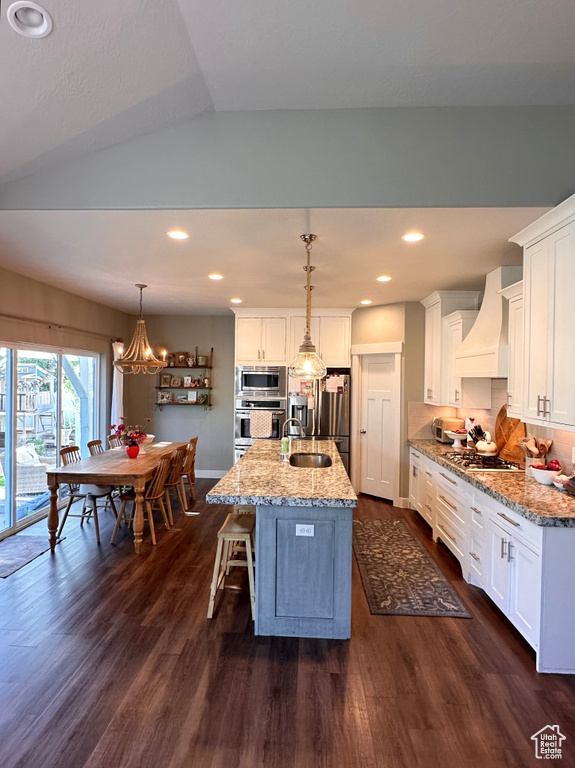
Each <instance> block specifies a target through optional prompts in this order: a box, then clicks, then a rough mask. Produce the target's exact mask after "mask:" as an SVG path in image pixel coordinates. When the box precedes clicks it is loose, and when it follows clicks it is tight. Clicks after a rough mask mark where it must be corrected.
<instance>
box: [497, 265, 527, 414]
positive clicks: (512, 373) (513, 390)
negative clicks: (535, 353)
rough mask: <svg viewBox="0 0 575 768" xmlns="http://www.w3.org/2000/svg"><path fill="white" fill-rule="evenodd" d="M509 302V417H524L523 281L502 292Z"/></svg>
mask: <svg viewBox="0 0 575 768" xmlns="http://www.w3.org/2000/svg"><path fill="white" fill-rule="evenodd" d="M501 295H502V296H504V297H505V298H506V299H507V300H508V302H509V312H508V317H509V326H508V333H509V377H508V379H507V415H508V416H513V417H514V418H516V419H520V418H522V416H523V343H524V338H525V334H524V331H523V324H524V313H523V280H520V281H519V282H518V283H513V285H510V286H509V287H508V288H504V289H503V290H502V291H501Z"/></svg>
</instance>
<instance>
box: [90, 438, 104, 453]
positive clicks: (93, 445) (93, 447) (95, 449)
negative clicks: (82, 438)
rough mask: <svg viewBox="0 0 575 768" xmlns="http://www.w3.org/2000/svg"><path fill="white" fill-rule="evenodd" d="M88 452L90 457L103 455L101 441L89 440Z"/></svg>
mask: <svg viewBox="0 0 575 768" xmlns="http://www.w3.org/2000/svg"><path fill="white" fill-rule="evenodd" d="M88 450H89V451H90V456H97V455H98V454H99V453H104V446H103V445H102V441H101V440H90V442H89V443H88Z"/></svg>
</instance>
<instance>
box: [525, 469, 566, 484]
mask: <svg viewBox="0 0 575 768" xmlns="http://www.w3.org/2000/svg"><path fill="white" fill-rule="evenodd" d="M531 474H532V475H533V477H534V478H535V480H537V482H538V483H541V485H553V478H554V477H555V476H556V475H557V474H559V473H558V472H557V471H556V470H554V469H547V467H545V469H543V468H539V467H538V466H537V465H535V464H532V465H531Z"/></svg>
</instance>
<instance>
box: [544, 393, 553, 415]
mask: <svg viewBox="0 0 575 768" xmlns="http://www.w3.org/2000/svg"><path fill="white" fill-rule="evenodd" d="M546 403H549V410H547V408H546V405H545V404H546ZM543 416H544V417H545V416H551V400H550V399H549V398H548V397H544V398H543Z"/></svg>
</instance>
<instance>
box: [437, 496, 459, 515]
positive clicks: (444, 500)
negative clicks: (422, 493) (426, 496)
mask: <svg viewBox="0 0 575 768" xmlns="http://www.w3.org/2000/svg"><path fill="white" fill-rule="evenodd" d="M439 498H440V499H441V501H442V502H443V503H444V504H447V506H448V507H449V508H450V509H452V510H453V511H454V512H457V507H454V506H453V504H451V503H450V502H449V501H447V499H446V498H445V496H442V495H441V494H439Z"/></svg>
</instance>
